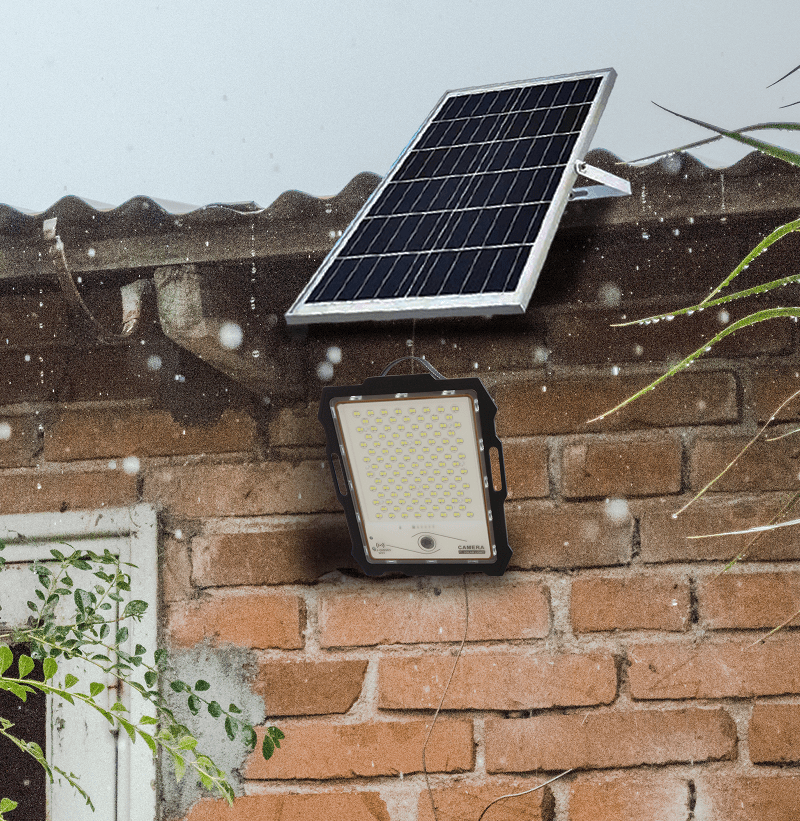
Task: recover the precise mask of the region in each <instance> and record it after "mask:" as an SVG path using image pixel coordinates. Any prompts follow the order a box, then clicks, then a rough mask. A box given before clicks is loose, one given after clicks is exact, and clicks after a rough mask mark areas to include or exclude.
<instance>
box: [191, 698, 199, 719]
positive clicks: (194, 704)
mask: <svg viewBox="0 0 800 821" xmlns="http://www.w3.org/2000/svg"><path fill="white" fill-rule="evenodd" d="M188 706H189V711H190V712H191V714H192V715H193V716H196V715H197V713H198V712H199V711H200V699H199V698H198V697H197V696H196V695H194V694H192V695H190V696H189V702H188Z"/></svg>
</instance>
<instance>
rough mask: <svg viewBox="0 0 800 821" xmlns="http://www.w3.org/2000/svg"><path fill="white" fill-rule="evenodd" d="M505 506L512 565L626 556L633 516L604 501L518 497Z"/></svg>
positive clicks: (610, 560) (590, 563)
mask: <svg viewBox="0 0 800 821" xmlns="http://www.w3.org/2000/svg"><path fill="white" fill-rule="evenodd" d="M506 508H507V510H506V523H507V526H508V541H509V544H510V545H511V548H512V549H513V551H514V555H513V556H512V557H511V566H512V567H519V568H522V569H525V570H529V569H531V568H540V567H570V568H572V567H605V566H609V565H616V564H623V563H625V562H626V561H628V558H629V557H630V554H631V549H632V545H633V519H632V518H631V516H630V515H627V514H626V515H624V516H617V515H616V514H615V515H613V516H612V515H609V510H608V507H607V506H606V505H605V504H603V502H597V503H587V504H568V505H555V504H550V503H542V502H527V503H524V502H523V503H522V504H517V505H513V504H509V505H507V506H506Z"/></svg>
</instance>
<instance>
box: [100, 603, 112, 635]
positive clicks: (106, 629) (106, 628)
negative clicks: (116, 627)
mask: <svg viewBox="0 0 800 821" xmlns="http://www.w3.org/2000/svg"><path fill="white" fill-rule="evenodd" d="M100 606H101V607H102V605H100ZM109 632H110V628H109V626H108V625H107V624H104V625H103V626H102V627H101V628H100V638H101V639H104V638H105V637H106V636H107V635H108V634H109Z"/></svg>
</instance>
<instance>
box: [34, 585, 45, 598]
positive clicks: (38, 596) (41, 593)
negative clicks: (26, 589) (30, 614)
mask: <svg viewBox="0 0 800 821" xmlns="http://www.w3.org/2000/svg"><path fill="white" fill-rule="evenodd" d="M35 592H36V597H37V598H39V599H41V600H42V601H44V593H43V592H42V591H41V590H40V589H39V588H38V587H37V588H36V591H35Z"/></svg>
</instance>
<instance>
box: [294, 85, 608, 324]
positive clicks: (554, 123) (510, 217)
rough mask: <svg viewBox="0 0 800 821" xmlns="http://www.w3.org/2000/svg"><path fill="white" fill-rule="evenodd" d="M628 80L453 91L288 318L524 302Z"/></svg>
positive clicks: (513, 307)
mask: <svg viewBox="0 0 800 821" xmlns="http://www.w3.org/2000/svg"><path fill="white" fill-rule="evenodd" d="M615 78H616V72H615V71H614V70H613V69H603V70H600V71H594V72H587V73H582V74H570V75H562V76H559V77H548V78H544V79H539V80H528V81H525V82H520V83H510V84H503V85H498V86H487V87H482V88H469V89H462V90H460V91H450V92H447V93H446V94H445V95H444V97H442V99H441V100H440V101H439V103H438V104H437V105H436V107H435V108H434V110H433V112H432V113H431V114H430V116H429V117H428V119H427V120H426V122H425V123H424V124H423V125H422V127H421V128H420V129H419V131H418V132H417V133H416V135H415V136H414V138H413V139H412V141H411V142H410V143H409V145H408V146H407V147H406V149H405V150H404V151H403V153H402V154H401V155H400V157H399V158H398V159H397V161H396V162H395V164H394V165H393V166H392V168H391V170H390V171H389V174H388V175H387V176H386V178H385V179H384V180H383V181H382V182H381V184H380V185H379V186H378V187H377V188H376V189H375V191H374V192H373V194H372V196H371V197H370V198H369V199H368V200H367V202H366V203H365V205H364V207H363V208H362V209H361V211H360V212H359V213H358V215H357V216H356V217H355V219H354V220H353V221H352V222H351V223H350V225H349V226H348V228H347V230H346V231H345V233H344V235H343V236H342V237H341V239H340V240H339V241H338V242H337V243H336V245H335V246H334V247H333V249H332V250H331V252H330V253H329V254H328V256H327V257H326V258H325V260H324V261H323V263H322V265H321V266H320V267H319V269H318V270H317V272H316V273H315V275H314V277H313V278H312V279H311V281H310V282H309V283H308V285H307V286H306V287H305V289H304V290H303V291H302V293H301V294H300V296H299V297H298V298H297V300H296V301H295V303H294V305H292V307H291V308H290V309H289V311H288V312H287V313H286V321H287V322H288V323H289V324H305V323H311V322H346V321H356V320H368V319H372V320H376V319H400V318H404V317H416V318H420V317H435V316H468V315H475V314H495V313H522V312H524V310H525V308H526V307H527V305H528V302H529V301H530V298H531V295H532V293H533V289H534V286H535V284H536V279H537V277H538V275H539V271H540V270H541V267H542V265H543V264H544V259H545V256H546V254H547V250H548V248H549V246H550V243H551V241H552V239H553V236H554V235H555V232H556V228H557V227H558V221H559V219H560V218H561V214H562V213H563V210H564V208H565V206H566V204H567V201H568V199H569V193H570V191H571V189H572V186H573V184H574V182H575V178H576V176H577V173H576V170H575V163H576V161H577V160H582V159H583V155H584V154H585V153H586V151H587V150H588V148H589V144H590V142H591V139H592V136H593V134H594V131H595V129H596V127H597V123H598V121H599V118H600V114H601V113H602V110H603V108H604V107H605V103H606V100H607V99H608V95H609V93H610V91H611V87H612V86H613V83H614V79H615Z"/></svg>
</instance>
